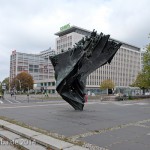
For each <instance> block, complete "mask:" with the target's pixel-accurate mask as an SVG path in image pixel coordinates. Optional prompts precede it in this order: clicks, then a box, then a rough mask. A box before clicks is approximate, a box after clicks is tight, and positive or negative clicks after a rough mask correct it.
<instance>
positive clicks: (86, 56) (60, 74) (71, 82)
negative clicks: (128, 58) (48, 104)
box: [50, 31, 122, 110]
mask: <svg viewBox="0 0 150 150" xmlns="http://www.w3.org/2000/svg"><path fill="white" fill-rule="evenodd" d="M109 37H110V35H103V33H101V34H100V35H98V34H97V32H95V31H93V32H91V35H90V37H85V38H83V39H81V40H80V41H79V42H78V43H77V44H76V45H75V46H74V48H72V49H70V50H68V51H66V52H63V53H60V54H57V55H55V56H51V57H50V60H51V62H52V65H53V66H54V70H55V79H56V90H57V92H58V93H59V94H60V95H61V97H62V98H63V99H64V100H65V101H67V102H68V103H69V104H70V105H71V106H72V107H73V108H74V109H75V110H83V107H84V103H85V84H86V78H87V76H88V75H89V74H90V73H92V72H93V71H94V70H96V69H97V68H99V67H101V66H103V65H105V64H106V63H110V62H111V60H112V59H113V57H114V55H115V54H116V52H117V50H118V49H119V48H120V46H121V45H122V44H121V43H120V42H118V41H115V40H112V39H109Z"/></svg>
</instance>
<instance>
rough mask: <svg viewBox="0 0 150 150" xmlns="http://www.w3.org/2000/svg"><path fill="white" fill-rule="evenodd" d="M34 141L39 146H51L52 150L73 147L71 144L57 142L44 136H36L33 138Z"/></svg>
mask: <svg viewBox="0 0 150 150" xmlns="http://www.w3.org/2000/svg"><path fill="white" fill-rule="evenodd" d="M34 139H35V140H37V141H38V142H39V143H41V144H48V145H51V148H54V149H65V148H68V147H71V146H73V144H71V143H68V142H65V141H62V140H58V139H54V138H52V137H50V136H46V135H37V136H34Z"/></svg>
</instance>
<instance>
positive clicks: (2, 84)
mask: <svg viewBox="0 0 150 150" xmlns="http://www.w3.org/2000/svg"><path fill="white" fill-rule="evenodd" d="M0 86H1V89H2V98H3V99H4V93H5V89H6V83H2V82H0Z"/></svg>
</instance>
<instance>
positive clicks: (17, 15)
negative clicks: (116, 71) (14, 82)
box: [0, 0, 150, 81]
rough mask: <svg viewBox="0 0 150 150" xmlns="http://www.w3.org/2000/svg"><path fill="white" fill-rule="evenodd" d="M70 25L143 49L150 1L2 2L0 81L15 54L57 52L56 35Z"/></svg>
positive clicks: (42, 0)
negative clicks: (11, 56)
mask: <svg viewBox="0 0 150 150" xmlns="http://www.w3.org/2000/svg"><path fill="white" fill-rule="evenodd" d="M68 23H70V25H76V26H79V27H81V28H85V29H88V30H93V29H96V30H97V31H98V32H103V33H104V34H110V35H111V37H112V38H115V39H118V40H121V41H124V42H127V43H130V44H132V45H135V46H138V47H140V48H143V47H145V45H147V44H148V43H149V39H148V34H149V33H150V0H125V1H123V0H0V81H2V80H3V79H4V78H5V77H8V76H9V63H10V55H11V52H12V50H16V51H18V52H26V53H39V52H40V51H42V50H46V49H48V48H49V47H51V48H55V38H56V36H55V35H54V33H56V32H58V31H59V30H60V27H61V26H63V25H65V24H68Z"/></svg>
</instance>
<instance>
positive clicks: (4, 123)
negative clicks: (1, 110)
mask: <svg viewBox="0 0 150 150" xmlns="http://www.w3.org/2000/svg"><path fill="white" fill-rule="evenodd" d="M9 124H12V123H10V122H7V121H4V120H1V119H0V126H3V125H9Z"/></svg>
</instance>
